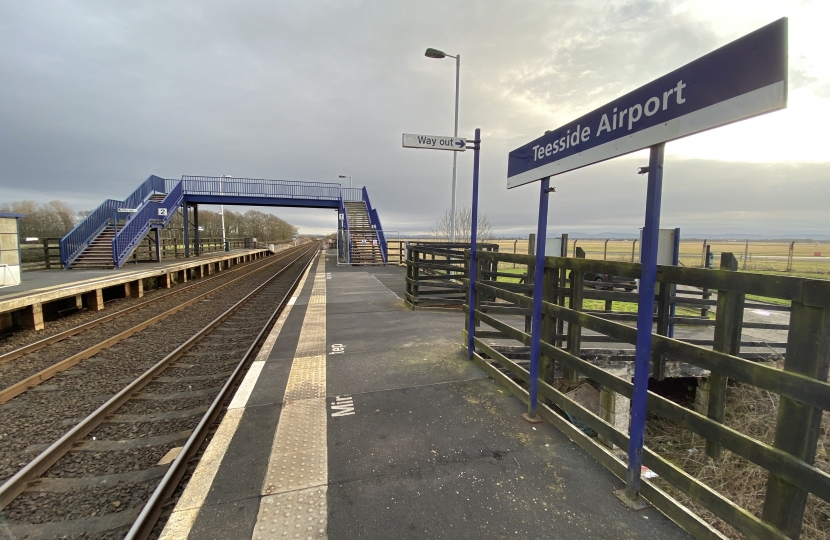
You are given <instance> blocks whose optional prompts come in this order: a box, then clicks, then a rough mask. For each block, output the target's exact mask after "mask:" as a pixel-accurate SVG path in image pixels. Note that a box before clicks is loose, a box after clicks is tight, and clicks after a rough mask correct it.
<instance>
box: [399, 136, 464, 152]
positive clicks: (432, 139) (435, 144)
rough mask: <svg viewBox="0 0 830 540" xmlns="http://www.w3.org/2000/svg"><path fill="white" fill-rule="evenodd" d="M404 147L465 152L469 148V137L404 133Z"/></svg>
mask: <svg viewBox="0 0 830 540" xmlns="http://www.w3.org/2000/svg"><path fill="white" fill-rule="evenodd" d="M403 146H404V148H426V149H429V150H452V151H454V152H463V151H465V150H466V149H467V139H463V138H461V137H442V136H440V135H416V134H413V133H404V134H403Z"/></svg>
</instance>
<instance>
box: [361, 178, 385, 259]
mask: <svg viewBox="0 0 830 540" xmlns="http://www.w3.org/2000/svg"><path fill="white" fill-rule="evenodd" d="M362 195H363V202H364V203H365V204H366V213H367V214H369V223H370V224H371V225H372V227H373V228H374V229H375V232H376V233H377V235H378V243H379V244H380V252H381V254H382V255H383V264H386V260H387V248H388V246H387V245H386V235H385V234H383V226H382V225H381V224H380V216H378V212H377V210H375V209H374V208H372V202H371V201H370V200H369V192H368V191H367V190H366V186H363V193H362Z"/></svg>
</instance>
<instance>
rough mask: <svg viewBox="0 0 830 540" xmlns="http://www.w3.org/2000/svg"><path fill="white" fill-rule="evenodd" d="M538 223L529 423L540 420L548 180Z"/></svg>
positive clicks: (544, 182)
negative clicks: (540, 365)
mask: <svg viewBox="0 0 830 540" xmlns="http://www.w3.org/2000/svg"><path fill="white" fill-rule="evenodd" d="M539 184H540V188H539V223H538V224H537V226H536V262H535V264H536V269H535V273H534V278H533V311H532V315H531V319H530V320H531V322H530V392H529V393H530V400H529V401H528V403H527V412H526V413H525V414H523V415H522V417H524V419H525V420H527V421H528V422H531V423H534V424H535V423H538V422H541V421H542V420H541V419H540V418H539V417H538V416H537V414H536V409H537V407H538V401H539V399H538V396H539V348H540V347H539V342H540V341H541V339H542V285H543V282H544V280H543V279H542V276H544V275H545V237H546V236H547V233H548V192H549V191H550V178H542V181H541V182H540V183H539Z"/></svg>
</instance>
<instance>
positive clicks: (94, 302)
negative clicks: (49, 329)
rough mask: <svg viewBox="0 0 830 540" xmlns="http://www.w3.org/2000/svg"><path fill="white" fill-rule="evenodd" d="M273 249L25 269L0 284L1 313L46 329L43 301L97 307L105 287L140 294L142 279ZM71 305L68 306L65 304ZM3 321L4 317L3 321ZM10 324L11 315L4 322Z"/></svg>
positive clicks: (184, 275) (206, 270)
mask: <svg viewBox="0 0 830 540" xmlns="http://www.w3.org/2000/svg"><path fill="white" fill-rule="evenodd" d="M269 253H270V251H269V250H267V249H236V250H233V251H227V252H220V253H211V254H209V255H201V256H198V257H190V258H187V259H176V260H170V261H162V262H155V263H141V264H137V265H132V264H130V265H127V266H125V267H123V268H117V269H112V270H36V271H33V272H24V273H23V274H22V275H21V276H22V281H21V283H20V284H19V285H11V286H8V287H3V288H0V316H5V317H8V315H7V314H10V313H11V312H14V311H19V310H26V312H25V313H23V314H21V315H22V317H21V320H22V325H23V326H24V328H30V329H35V330H41V329H43V305H44V304H48V303H52V302H62V301H67V300H68V301H70V302H71V303H77V307H79V308H80V307H81V305H83V307H86V308H87V309H90V310H93V311H98V310H100V309H103V308H104V301H103V295H102V291H103V290H104V289H108V288H110V287H118V286H126V287H127V289H126V291H127V292H126V296H141V295H142V294H143V284H142V282H143V280H146V279H150V278H159V279H162V280H163V281H165V282H166V286H169V285H170V282H171V280H172V279H173V278H172V277H171V276H178V277H177V278H176V279H178V280H179V281H180V282H181V281H186V280H187V279H188V277H189V276H188V274H189V273H192V272H196V273H198V274H199V275H202V274H210V273H212V272H214V271H219V270H221V269H224V268H228V267H230V266H232V265H235V264H239V263H241V262H247V261H251V260H254V259H259V258H261V257H264V256H266V255H268V254H269ZM63 307H64V308H65V307H68V306H63ZM0 322H2V321H0ZM10 324H11V319H10V318H9V320H8V321H6V323H5V324H3V325H2V326H3V327H5V326H8V325H10Z"/></svg>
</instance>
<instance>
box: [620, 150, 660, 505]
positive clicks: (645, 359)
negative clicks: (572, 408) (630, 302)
mask: <svg viewBox="0 0 830 540" xmlns="http://www.w3.org/2000/svg"><path fill="white" fill-rule="evenodd" d="M665 148H666V145H665V143H660V144H656V145H654V146H652V147H651V149H650V154H649V158H648V189H647V192H646V222H645V227H643V243H642V244H641V246H642V251H641V255H640V263H641V264H642V273H641V274H640V300H639V303H638V305H637V352H636V356H635V357H634V390H633V393H632V396H631V428H630V436H629V437H630V438H629V445H628V474H627V477H626V483H625V496H626V498H628V499H629V501H630V502H636V501H637V500H638V498H639V496H640V472H641V469H642V464H643V442H644V438H645V437H644V436H645V428H646V400H647V399H648V377H649V366H650V364H651V333H652V328H653V322H654V284H655V281H656V280H657V238H658V235H659V234H660V202H661V197H662V192H663V154H664V152H665Z"/></svg>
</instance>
